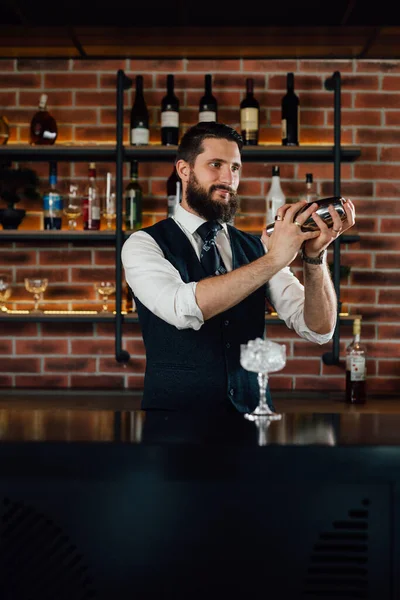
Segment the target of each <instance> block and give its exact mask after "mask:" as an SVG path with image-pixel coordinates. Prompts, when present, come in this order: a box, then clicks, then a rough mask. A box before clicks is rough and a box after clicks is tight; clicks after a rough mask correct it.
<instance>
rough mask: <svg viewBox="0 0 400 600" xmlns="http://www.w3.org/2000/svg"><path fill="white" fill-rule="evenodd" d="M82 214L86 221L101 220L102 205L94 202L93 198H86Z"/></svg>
mask: <svg viewBox="0 0 400 600" xmlns="http://www.w3.org/2000/svg"><path fill="white" fill-rule="evenodd" d="M82 214H83V220H84V221H88V222H91V221H99V220H100V206H97V205H96V204H93V199H92V198H85V199H84V200H83V206H82Z"/></svg>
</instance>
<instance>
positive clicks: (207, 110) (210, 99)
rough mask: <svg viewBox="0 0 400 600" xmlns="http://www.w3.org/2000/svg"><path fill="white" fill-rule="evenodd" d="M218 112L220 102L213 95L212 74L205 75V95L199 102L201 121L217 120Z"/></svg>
mask: <svg viewBox="0 0 400 600" xmlns="http://www.w3.org/2000/svg"><path fill="white" fill-rule="evenodd" d="M217 112H218V103H217V100H216V98H215V97H214V96H213V95H212V76H211V75H205V76H204V96H202V97H201V98H200V104H199V123H201V122H202V121H207V122H210V121H216V120H217Z"/></svg>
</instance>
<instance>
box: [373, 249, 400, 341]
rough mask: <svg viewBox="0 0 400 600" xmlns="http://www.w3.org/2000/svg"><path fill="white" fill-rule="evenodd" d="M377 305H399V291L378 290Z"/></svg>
mask: <svg viewBox="0 0 400 600" xmlns="http://www.w3.org/2000/svg"><path fill="white" fill-rule="evenodd" d="M386 256H387V254H384V257H386ZM378 304H400V290H379V299H378ZM381 328H382V325H381ZM391 328H392V326H390V329H391ZM380 331H381V329H380ZM379 337H381V336H379Z"/></svg>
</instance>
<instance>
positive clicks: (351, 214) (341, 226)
mask: <svg viewBox="0 0 400 600" xmlns="http://www.w3.org/2000/svg"><path fill="white" fill-rule="evenodd" d="M343 208H344V210H345V212H346V220H345V221H343V222H342V221H341V219H340V217H339V215H338V213H337V212H336V210H335V209H334V208H333V206H332V205H330V206H329V208H328V210H329V212H330V214H331V216H332V228H331V229H329V227H328V226H327V225H326V223H325V222H324V221H323V220H322V219H321V217H319V216H318V215H317V213H315V212H313V213H312V214H311V216H312V218H313V219H314V221H315V222H316V224H317V225H318V227H319V230H320V233H319V235H318V237H315V238H314V239H311V240H308V241H306V242H305V244H304V252H305V253H306V255H307V256H309V257H310V258H315V257H316V256H319V255H320V254H321V252H322V251H323V250H325V249H326V248H327V247H328V246H329V244H331V243H332V242H334V241H335V240H336V238H337V237H339V235H341V234H342V233H343V232H344V231H347V230H348V229H350V227H353V225H354V223H355V216H356V211H355V209H354V204H353V203H352V201H351V200H346V202H345V203H344V205H343ZM305 214H306V211H305V212H304V213H302V214H301V215H299V218H298V220H299V221H300V222H301V224H303V223H304V222H305V220H306V219H305V218H304V217H303V215H305Z"/></svg>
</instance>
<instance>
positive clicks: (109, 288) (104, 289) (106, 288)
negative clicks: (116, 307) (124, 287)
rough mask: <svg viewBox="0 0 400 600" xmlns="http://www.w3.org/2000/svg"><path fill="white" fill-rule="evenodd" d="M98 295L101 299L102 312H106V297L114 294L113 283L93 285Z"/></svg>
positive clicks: (105, 282)
mask: <svg viewBox="0 0 400 600" xmlns="http://www.w3.org/2000/svg"><path fill="white" fill-rule="evenodd" d="M94 287H95V289H96V291H97V292H98V294H99V295H100V296H102V298H103V310H102V311H101V312H108V297H109V296H111V294H113V293H114V292H115V283H114V282H113V281H99V282H97V283H95V284H94Z"/></svg>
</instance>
